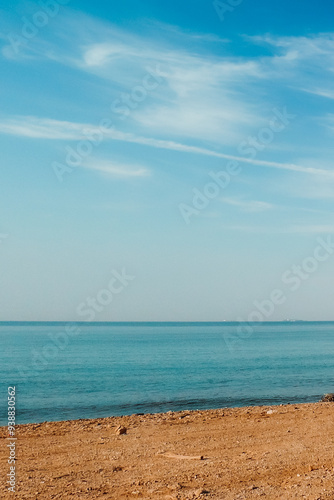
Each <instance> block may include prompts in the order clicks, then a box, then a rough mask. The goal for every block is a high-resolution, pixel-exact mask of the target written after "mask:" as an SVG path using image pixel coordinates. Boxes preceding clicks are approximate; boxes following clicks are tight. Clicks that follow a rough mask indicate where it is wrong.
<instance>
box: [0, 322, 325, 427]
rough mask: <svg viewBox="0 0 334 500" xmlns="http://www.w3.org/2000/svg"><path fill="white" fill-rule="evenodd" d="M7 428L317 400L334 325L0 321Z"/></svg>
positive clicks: (0, 398) (1, 421) (1, 400)
mask: <svg viewBox="0 0 334 500" xmlns="http://www.w3.org/2000/svg"><path fill="white" fill-rule="evenodd" d="M0 343H1V345H2V349H1V352H0V380H1V393H0V408H1V412H0V416H1V418H0V425H6V424H7V394H8V387H15V395H16V401H15V403H16V423H17V424H24V423H38V422H44V421H60V420H70V419H86V418H99V417H108V416H119V415H130V414H134V413H159V412H167V411H178V410H196V409H214V408H224V407H241V406H251V405H279V404H282V403H283V404H287V403H290V404H296V403H306V402H316V401H319V399H320V398H321V396H322V395H323V394H324V393H328V392H334V322H302V321H286V322H277V323H275V322H270V323H269V322H268V323H258V324H256V323H249V324H241V323H229V322H222V323H73V324H72V323H31V322H27V323H16V322H15V323H13V322H6V323H4V322H2V323H0Z"/></svg>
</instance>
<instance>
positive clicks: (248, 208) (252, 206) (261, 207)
mask: <svg viewBox="0 0 334 500" xmlns="http://www.w3.org/2000/svg"><path fill="white" fill-rule="evenodd" d="M220 200H221V201H222V202H223V203H225V204H227V205H232V206H234V207H238V208H240V209H241V210H242V211H244V212H264V211H266V210H271V209H272V208H274V205H273V204H272V203H267V202H265V201H257V200H249V201H247V200H242V199H240V198H227V197H223V198H220Z"/></svg>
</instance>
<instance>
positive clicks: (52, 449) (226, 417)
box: [0, 403, 334, 500]
mask: <svg viewBox="0 0 334 500" xmlns="http://www.w3.org/2000/svg"><path fill="white" fill-rule="evenodd" d="M333 424H334V405H333V403H316V404H300V405H284V406H283V405H281V406H272V407H269V406H261V407H247V408H232V409H220V410H208V411H193V412H190V411H182V412H169V413H164V414H154V415H150V414H148V415H131V416H124V417H110V418H104V419H95V420H75V421H66V422H49V423H48V422H45V423H42V424H27V425H21V426H18V427H17V434H16V435H17V441H16V455H17V463H16V477H17V485H16V490H17V494H16V496H15V495H14V494H13V493H7V485H6V479H4V478H5V477H6V474H8V472H9V465H8V463H7V460H8V447H6V444H7V440H6V439H5V438H7V429H6V428H5V427H1V428H0V436H1V441H2V446H1V498H13V497H15V498H20V499H64V498H71V499H73V498H75V499H86V498H87V499H88V498H94V499H95V498H104V499H108V498H110V499H113V500H125V499H144V500H151V499H152V500H153V499H154V500H155V499H157V500H158V499H164V500H186V499H187V500H188V499H189V500H191V499H192V500H195V499H203V500H205V499H207V500H209V499H217V500H223V499H226V500H230V499H231V500H232V499H240V500H241V499H253V498H258V497H263V498H268V499H270V500H273V499H291V498H307V499H309V500H317V499H321V500H322V499H334V432H333V427H334V426H333Z"/></svg>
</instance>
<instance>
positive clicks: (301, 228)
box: [223, 224, 334, 235]
mask: <svg viewBox="0 0 334 500" xmlns="http://www.w3.org/2000/svg"><path fill="white" fill-rule="evenodd" d="M223 229H224V230H229V231H238V232H242V233H255V234H258V233H260V234H296V233H298V234H323V235H325V234H332V233H334V225H330V224H328V225H326V224H323V225H320V224H319V225H317V224H314V225H308V224H305V225H302V224H300V225H297V224H296V225H290V226H281V227H277V226H275V227H274V226H252V225H247V226H243V225H230V226H227V225H225V226H223Z"/></svg>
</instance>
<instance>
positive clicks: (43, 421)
mask: <svg viewBox="0 0 334 500" xmlns="http://www.w3.org/2000/svg"><path fill="white" fill-rule="evenodd" d="M319 397H320V396H319V395H318V396H317V398H319ZM321 402H322V400H321V399H315V400H314V401H304V402H288V403H279V402H277V403H264V404H254V405H241V406H219V407H216V408H196V409H190V408H182V409H178V410H168V411H161V412H152V413H151V412H145V411H143V412H138V413H124V414H122V415H106V416H95V417H87V418H86V417H85V418H84V417H82V418H69V419H64V420H42V421H38V422H24V423H21V424H16V427H18V426H23V425H40V424H46V423H62V422H76V421H84V420H103V419H106V418H123V417H132V416H143V415H163V414H168V413H182V412H188V413H191V412H198V411H201V412H203V411H216V410H233V409H236V410H238V409H239V410H242V409H243V408H262V407H273V408H275V407H277V406H293V405H295V406H296V405H305V404H317V403H321ZM16 420H18V418H16ZM6 426H7V425H6V424H4V425H2V424H1V425H0V430H1V429H2V428H5V427H6Z"/></svg>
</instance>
